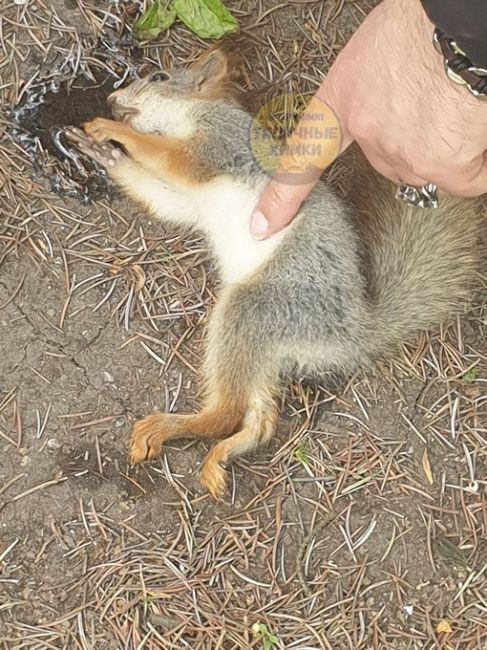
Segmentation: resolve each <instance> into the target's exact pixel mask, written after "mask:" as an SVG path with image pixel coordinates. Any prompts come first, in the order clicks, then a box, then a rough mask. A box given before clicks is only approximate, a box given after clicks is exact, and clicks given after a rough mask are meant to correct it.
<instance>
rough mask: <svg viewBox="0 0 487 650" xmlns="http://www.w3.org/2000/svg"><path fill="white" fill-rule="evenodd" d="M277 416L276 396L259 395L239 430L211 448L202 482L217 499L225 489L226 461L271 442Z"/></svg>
mask: <svg viewBox="0 0 487 650" xmlns="http://www.w3.org/2000/svg"><path fill="white" fill-rule="evenodd" d="M277 418H278V410H277V407H276V404H275V402H274V400H273V399H272V398H271V397H267V396H266V398H264V399H262V398H260V399H258V400H256V403H254V404H253V405H252V406H251V407H250V408H249V409H248V410H247V411H246V413H245V417H244V419H243V422H242V428H241V429H240V431H238V432H237V433H234V434H233V436H230V437H229V438H226V439H225V440H223V441H222V442H219V443H217V444H216V445H215V446H214V447H213V448H212V449H211V451H210V452H209V454H208V455H207V457H206V458H205V460H204V462H203V466H202V468H201V475H200V482H201V484H202V485H203V487H205V488H206V489H207V490H208V491H209V492H210V494H211V495H212V496H213V497H214V498H215V499H220V498H221V497H222V495H223V492H224V490H225V485H226V474H227V473H226V470H225V465H226V464H227V463H228V462H229V461H230V460H232V459H234V458H236V457H238V456H240V455H242V454H245V453H247V452H249V451H251V450H252V449H255V448H256V447H257V446H260V445H264V444H266V443H268V442H269V441H270V439H271V438H272V436H273V435H274V432H275V430H276V424H277Z"/></svg>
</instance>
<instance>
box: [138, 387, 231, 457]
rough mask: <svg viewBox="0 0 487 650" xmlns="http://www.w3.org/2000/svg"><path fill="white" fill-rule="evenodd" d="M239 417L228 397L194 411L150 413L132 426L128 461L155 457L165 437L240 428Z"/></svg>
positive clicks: (205, 435) (205, 434)
mask: <svg viewBox="0 0 487 650" xmlns="http://www.w3.org/2000/svg"><path fill="white" fill-rule="evenodd" d="M242 417H243V414H242V410H241V409H239V408H238V407H237V406H236V404H235V403H232V402H231V401H229V400H227V401H224V400H222V401H221V402H220V403H219V404H218V405H217V406H214V407H208V408H205V409H203V410H202V411H200V413H196V414H184V415H178V414H172V413H153V414H152V415H148V416H146V417H145V418H142V419H141V420H137V422H135V424H134V426H133V429H132V437H131V441H130V452H129V456H130V460H131V462H132V463H134V464H136V463H140V462H141V461H143V460H152V459H153V458H157V456H158V455H159V454H160V453H161V447H162V445H163V444H164V443H165V442H167V441H168V440H175V439H177V438H192V437H196V438H220V437H223V436H229V435H231V434H232V433H233V432H234V431H235V430H236V429H237V428H238V427H239V425H240V423H241V421H242Z"/></svg>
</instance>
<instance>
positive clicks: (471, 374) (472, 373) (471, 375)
mask: <svg viewBox="0 0 487 650" xmlns="http://www.w3.org/2000/svg"><path fill="white" fill-rule="evenodd" d="M479 375H480V369H479V368H478V367H477V366H474V367H473V368H470V370H467V372H466V373H465V374H464V375H463V381H465V382H466V383H467V384H471V383H473V382H474V381H475V380H476V379H477V377H478V376H479Z"/></svg>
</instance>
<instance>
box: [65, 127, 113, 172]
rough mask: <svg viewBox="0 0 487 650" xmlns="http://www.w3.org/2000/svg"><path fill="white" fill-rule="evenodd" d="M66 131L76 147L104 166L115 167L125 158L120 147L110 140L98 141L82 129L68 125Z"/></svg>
mask: <svg viewBox="0 0 487 650" xmlns="http://www.w3.org/2000/svg"><path fill="white" fill-rule="evenodd" d="M64 133H65V134H66V137H67V139H68V140H70V141H71V142H72V143H73V144H75V145H76V147H77V148H78V149H79V150H80V151H81V152H82V153H84V154H86V155H87V156H89V157H90V158H91V159H92V160H94V161H95V162H97V163H99V164H100V165H102V166H103V167H115V165H116V164H117V163H118V162H119V161H120V160H121V159H122V158H123V155H124V154H123V153H122V152H121V151H120V149H118V147H116V146H114V145H113V144H110V143H109V142H97V141H96V140H95V139H94V138H92V137H90V136H89V135H86V133H84V132H83V131H82V130H81V129H77V128H76V127H68V128H67V129H65V131H64Z"/></svg>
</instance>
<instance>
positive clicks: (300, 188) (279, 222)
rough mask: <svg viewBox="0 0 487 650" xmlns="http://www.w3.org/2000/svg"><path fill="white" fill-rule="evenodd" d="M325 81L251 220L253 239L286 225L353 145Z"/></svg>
mask: <svg viewBox="0 0 487 650" xmlns="http://www.w3.org/2000/svg"><path fill="white" fill-rule="evenodd" d="M325 89H326V85H325V83H324V84H322V86H321V87H320V89H319V91H318V93H317V94H316V95H315V96H314V97H312V99H311V101H310V102H309V104H308V106H307V107H306V109H305V111H303V114H302V115H301V117H300V120H299V122H298V124H297V125H296V128H295V129H294V131H293V133H292V134H291V135H290V136H289V137H288V138H287V141H286V143H285V145H284V146H283V149H282V152H281V155H280V156H279V161H278V171H277V173H275V174H274V176H273V177H272V179H271V181H270V182H269V184H268V185H267V187H266V188H265V190H264V192H263V194H262V196H261V197H260V199H259V201H258V203H257V205H256V207H255V210H254V213H253V214H252V219H251V223H250V232H251V234H252V236H253V237H254V239H266V238H267V237H270V236H271V235H273V234H275V233H276V232H279V231H280V230H282V228H284V227H285V226H287V225H288V224H289V223H290V222H291V221H292V220H293V219H294V217H295V216H296V214H297V212H298V210H299V208H300V207H301V204H302V203H303V201H304V200H305V199H306V197H307V196H308V194H309V193H310V192H311V190H312V189H313V187H314V186H315V184H316V182H317V181H318V179H319V178H320V176H321V172H322V171H323V169H325V168H326V167H327V166H328V165H329V164H330V163H332V162H333V160H334V159H335V158H336V157H337V156H338V154H339V153H340V152H341V151H342V150H343V149H344V148H345V147H346V146H348V145H349V144H350V142H351V138H350V136H349V135H348V133H346V132H345V130H344V129H343V128H341V127H340V124H339V121H338V118H337V116H336V113H335V112H334V111H333V110H332V109H331V108H330V106H329V105H328V104H327V102H326V101H325V100H324V98H323V96H324V95H325V94H326V90H325Z"/></svg>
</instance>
